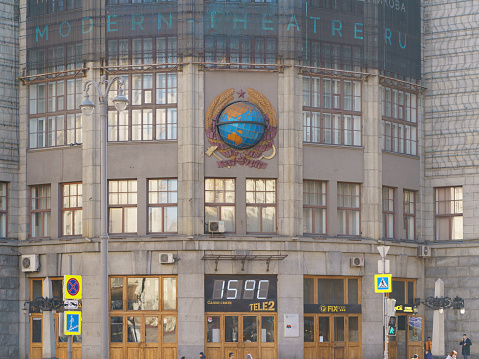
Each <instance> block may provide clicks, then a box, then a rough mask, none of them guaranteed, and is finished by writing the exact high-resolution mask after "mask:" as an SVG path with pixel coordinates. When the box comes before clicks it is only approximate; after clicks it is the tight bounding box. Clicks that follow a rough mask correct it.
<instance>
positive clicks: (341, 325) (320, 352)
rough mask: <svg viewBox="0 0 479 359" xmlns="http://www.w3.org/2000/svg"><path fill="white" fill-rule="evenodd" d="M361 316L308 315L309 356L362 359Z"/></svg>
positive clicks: (306, 339)
mask: <svg viewBox="0 0 479 359" xmlns="http://www.w3.org/2000/svg"><path fill="white" fill-rule="evenodd" d="M360 326H361V317H360V315H357V314H349V315H347V314H345V315H324V314H319V315H317V314H316V315H305V317H304V358H305V359H330V358H334V359H361V328H360Z"/></svg>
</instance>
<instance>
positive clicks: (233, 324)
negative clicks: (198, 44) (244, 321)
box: [225, 316, 238, 343]
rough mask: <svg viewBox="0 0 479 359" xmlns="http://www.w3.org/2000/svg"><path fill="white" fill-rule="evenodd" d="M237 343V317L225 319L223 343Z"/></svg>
mask: <svg viewBox="0 0 479 359" xmlns="http://www.w3.org/2000/svg"><path fill="white" fill-rule="evenodd" d="M237 341H238V317H231V316H226V317H225V342H230V343H231V342H237Z"/></svg>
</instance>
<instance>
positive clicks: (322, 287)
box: [318, 278, 344, 304]
mask: <svg viewBox="0 0 479 359" xmlns="http://www.w3.org/2000/svg"><path fill="white" fill-rule="evenodd" d="M318 304H344V286H343V280H342V279H324V278H320V279H318Z"/></svg>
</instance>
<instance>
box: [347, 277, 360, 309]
mask: <svg viewBox="0 0 479 359" xmlns="http://www.w3.org/2000/svg"><path fill="white" fill-rule="evenodd" d="M358 303H359V280H358V279H357V278H351V279H348V304H358Z"/></svg>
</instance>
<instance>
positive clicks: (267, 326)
mask: <svg viewBox="0 0 479 359" xmlns="http://www.w3.org/2000/svg"><path fill="white" fill-rule="evenodd" d="M261 342H263V343H274V317H273V316H271V317H261Z"/></svg>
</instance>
